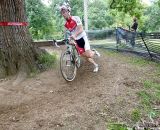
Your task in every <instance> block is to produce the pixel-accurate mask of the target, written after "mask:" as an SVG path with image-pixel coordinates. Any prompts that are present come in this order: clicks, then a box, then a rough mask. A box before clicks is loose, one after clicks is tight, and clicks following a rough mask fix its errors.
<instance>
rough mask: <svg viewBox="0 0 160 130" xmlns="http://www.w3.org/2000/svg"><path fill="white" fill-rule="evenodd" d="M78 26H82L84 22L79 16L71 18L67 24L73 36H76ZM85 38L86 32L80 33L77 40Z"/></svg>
mask: <svg viewBox="0 0 160 130" xmlns="http://www.w3.org/2000/svg"><path fill="white" fill-rule="evenodd" d="M78 25H82V22H81V20H80V18H79V17H78V16H71V17H70V18H69V19H68V20H67V21H66V23H65V27H66V28H67V29H68V30H69V31H70V32H71V35H74V34H75V33H76V29H77V26H78ZM84 36H86V33H85V31H83V32H82V33H80V34H79V35H78V36H77V37H76V39H75V40H79V39H80V38H82V37H84Z"/></svg>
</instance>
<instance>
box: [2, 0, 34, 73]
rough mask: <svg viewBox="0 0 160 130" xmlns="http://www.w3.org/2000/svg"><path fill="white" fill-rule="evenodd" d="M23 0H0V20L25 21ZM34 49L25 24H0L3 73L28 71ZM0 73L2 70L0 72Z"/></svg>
mask: <svg viewBox="0 0 160 130" xmlns="http://www.w3.org/2000/svg"><path fill="white" fill-rule="evenodd" d="M24 3H25V2H24V0H0V22H26V21H27V18H26V12H25V5H24ZM35 59H36V49H35V48H34V46H33V44H32V39H31V37H30V35H29V30H28V27H27V26H0V67H1V71H2V70H4V71H3V75H11V74H16V73H17V72H18V71H19V70H20V71H27V72H28V71H30V70H31V69H32V68H33V67H35ZM1 73H2V72H1Z"/></svg>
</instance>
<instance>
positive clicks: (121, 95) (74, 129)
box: [0, 48, 154, 130]
mask: <svg viewBox="0 0 160 130" xmlns="http://www.w3.org/2000/svg"><path fill="white" fill-rule="evenodd" d="M48 50H49V51H53V50H54V51H56V53H57V54H60V53H61V51H62V50H61V48H48ZM100 53H101V57H100V58H97V57H96V58H95V59H96V61H97V62H98V63H99V65H100V70H99V72H98V73H93V72H92V71H93V66H92V65H91V64H89V63H88V62H86V61H85V60H82V61H83V64H82V66H81V67H80V68H79V70H78V72H77V77H76V79H75V80H74V81H73V82H66V81H65V80H64V79H63V78H62V76H61V73H60V71H59V64H58V63H57V66H56V67H54V68H53V69H50V70H47V71H45V72H43V73H40V74H38V75H36V76H35V77H31V78H27V79H25V80H24V81H23V82H21V83H19V84H16V85H15V84H14V82H15V79H16V77H11V78H7V79H6V80H1V82H0V130H106V129H107V125H108V123H109V122H120V123H125V124H129V125H132V121H131V118H130V117H131V115H130V114H131V111H132V110H133V109H135V108H137V106H138V104H139V102H140V101H139V98H138V97H137V94H136V93H137V92H138V91H139V90H140V89H142V88H143V84H142V83H141V80H142V79H143V78H147V77H146V73H148V72H151V71H152V72H153V71H154V68H153V67H152V66H151V67H148V68H145V67H137V66H135V65H132V64H129V63H127V62H125V61H124V60H121V59H120V58H117V57H115V56H112V55H107V54H105V53H104V51H102V50H100ZM149 70H150V71H149Z"/></svg>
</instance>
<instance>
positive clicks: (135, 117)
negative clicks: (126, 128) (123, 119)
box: [131, 109, 141, 122]
mask: <svg viewBox="0 0 160 130" xmlns="http://www.w3.org/2000/svg"><path fill="white" fill-rule="evenodd" d="M140 118H141V112H140V110H138V109H134V110H133V111H132V113H131V119H132V121H134V122H137V121H139V120H140Z"/></svg>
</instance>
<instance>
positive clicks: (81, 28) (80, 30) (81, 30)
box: [71, 25, 83, 39]
mask: <svg viewBox="0 0 160 130" xmlns="http://www.w3.org/2000/svg"><path fill="white" fill-rule="evenodd" d="M82 32H83V26H82V25H78V26H77V28H76V31H75V34H74V35H72V36H71V37H72V38H73V39H76V37H77V36H78V35H79V34H81V33H82Z"/></svg>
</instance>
